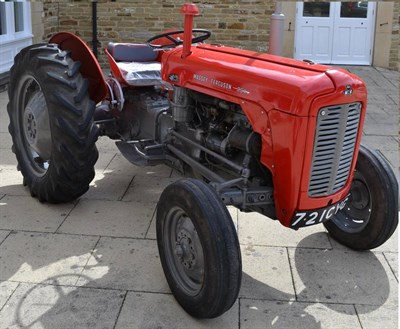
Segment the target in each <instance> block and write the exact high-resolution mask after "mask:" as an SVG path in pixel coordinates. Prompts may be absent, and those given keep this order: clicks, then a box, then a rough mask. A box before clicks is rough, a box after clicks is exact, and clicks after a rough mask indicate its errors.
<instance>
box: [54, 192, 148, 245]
mask: <svg viewBox="0 0 400 329" xmlns="http://www.w3.org/2000/svg"><path fill="white" fill-rule="evenodd" d="M154 208H155V207H154V206H152V205H149V204H145V203H141V202H121V201H104V200H101V201H100V200H87V199H81V200H80V201H79V203H78V204H77V206H76V207H75V208H74V209H73V210H72V211H71V213H70V214H69V216H68V218H67V219H66V220H65V221H64V222H63V224H62V225H61V226H60V228H59V229H58V232H60V233H72V234H87V235H102V236H115V237H131V238H144V237H145V235H146V233H147V231H148V229H149V226H150V222H151V219H152V217H153V214H154V210H155V209H154Z"/></svg>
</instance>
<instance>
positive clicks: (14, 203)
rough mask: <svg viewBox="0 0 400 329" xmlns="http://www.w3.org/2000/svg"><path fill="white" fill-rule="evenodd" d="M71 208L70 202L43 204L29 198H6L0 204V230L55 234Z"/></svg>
mask: <svg viewBox="0 0 400 329" xmlns="http://www.w3.org/2000/svg"><path fill="white" fill-rule="evenodd" d="M21 204H23V205H24V206H23V207H21ZM73 207H74V204H73V203H71V202H70V203H63V204H49V203H46V204H43V203H40V202H39V201H38V200H37V199H34V198H32V197H30V196H24V197H22V196H12V195H10V196H6V197H4V198H3V199H2V200H1V202H0V213H1V215H0V229H3V230H22V231H34V232H55V231H56V230H57V228H58V227H59V226H60V225H61V223H62V222H63V221H64V219H65V218H66V217H67V215H68V214H69V212H70V211H71V210H72V208H73Z"/></svg>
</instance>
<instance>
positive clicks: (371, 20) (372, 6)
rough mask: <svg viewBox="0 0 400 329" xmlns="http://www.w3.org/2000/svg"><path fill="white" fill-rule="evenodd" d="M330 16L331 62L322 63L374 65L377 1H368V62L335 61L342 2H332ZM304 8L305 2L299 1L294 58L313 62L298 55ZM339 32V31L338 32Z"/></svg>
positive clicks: (297, 4)
mask: <svg viewBox="0 0 400 329" xmlns="http://www.w3.org/2000/svg"><path fill="white" fill-rule="evenodd" d="M329 3H330V16H329V20H330V21H331V25H332V39H331V43H330V44H329V45H328V46H329V49H330V52H331V54H330V60H329V61H327V62H324V61H320V62H321V63H324V64H343V65H346V64H348V65H372V62H373V56H374V42H375V25H376V17H377V15H376V8H377V5H376V1H368V16H367V22H368V24H369V25H370V27H369V28H370V35H369V38H370V40H369V41H370V52H369V55H368V61H367V62H359V63H357V62H346V63H344V62H342V61H340V60H336V59H335V60H334V59H333V47H334V44H333V42H334V39H335V27H337V25H335V23H336V21H337V20H338V18H340V17H337V15H338V14H339V15H340V5H339V4H340V3H341V1H330V2H329ZM303 8H304V2H303V1H297V2H296V12H295V21H296V28H295V35H294V51H293V55H294V58H296V59H300V60H302V59H309V60H313V59H312V58H303V57H302V56H300V55H298V51H299V49H300V47H299V46H298V45H299V43H300V42H301V34H300V31H301V29H300V28H299V21H300V19H301V18H303ZM336 32H337V31H336ZM315 61H316V62H318V60H315Z"/></svg>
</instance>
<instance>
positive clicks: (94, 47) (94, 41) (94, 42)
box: [92, 0, 99, 58]
mask: <svg viewBox="0 0 400 329" xmlns="http://www.w3.org/2000/svg"><path fill="white" fill-rule="evenodd" d="M98 42H99V40H97V0H92V50H93V54H94V56H95V57H96V58H97V44H98Z"/></svg>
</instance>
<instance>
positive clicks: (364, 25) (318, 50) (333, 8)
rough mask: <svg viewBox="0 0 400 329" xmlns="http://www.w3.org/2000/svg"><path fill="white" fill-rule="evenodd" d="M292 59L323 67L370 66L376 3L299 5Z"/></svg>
mask: <svg viewBox="0 0 400 329" xmlns="http://www.w3.org/2000/svg"><path fill="white" fill-rule="evenodd" d="M296 9H297V14H296V34H295V52H294V55H295V58H297V59H308V60H312V61H314V62H317V63H325V64H353V65H369V64H371V63H372V45H373V32H374V23H375V3H374V2H370V1H358V2H298V3H297V6H296Z"/></svg>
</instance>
